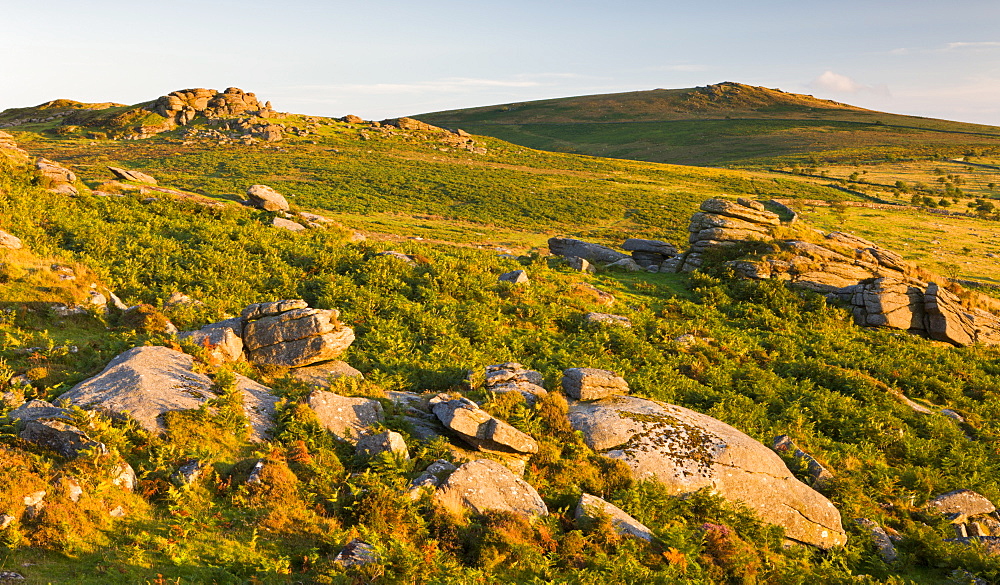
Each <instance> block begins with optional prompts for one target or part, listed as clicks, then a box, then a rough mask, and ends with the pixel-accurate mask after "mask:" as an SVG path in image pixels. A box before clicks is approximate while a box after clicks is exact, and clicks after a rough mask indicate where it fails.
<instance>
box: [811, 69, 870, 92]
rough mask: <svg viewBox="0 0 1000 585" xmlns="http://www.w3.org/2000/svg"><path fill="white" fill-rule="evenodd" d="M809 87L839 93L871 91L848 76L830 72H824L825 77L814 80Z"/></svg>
mask: <svg viewBox="0 0 1000 585" xmlns="http://www.w3.org/2000/svg"><path fill="white" fill-rule="evenodd" d="M809 85H810V87H814V88H816V89H824V90H827V91H833V92H837V93H858V92H859V91H862V90H866V89H870V88H869V87H867V86H865V85H861V84H860V83H858V82H857V81H854V80H853V79H851V78H850V77H848V76H846V75H841V74H839V73H834V72H833V71H830V70H827V71H825V72H823V75H820V76H819V77H817V78H816V79H814V80H813V81H812V83H810V84H809Z"/></svg>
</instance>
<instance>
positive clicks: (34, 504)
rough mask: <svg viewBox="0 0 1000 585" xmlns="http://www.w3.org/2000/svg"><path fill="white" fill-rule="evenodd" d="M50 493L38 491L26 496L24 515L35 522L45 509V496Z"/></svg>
mask: <svg viewBox="0 0 1000 585" xmlns="http://www.w3.org/2000/svg"><path fill="white" fill-rule="evenodd" d="M47 493H48V492H45V491H37V492H32V493H30V494H28V495H26V496H24V515H25V516H26V517H27V518H28V519H29V520H34V519H35V518H37V517H38V515H39V514H41V513H42V510H43V509H44V508H45V496H46V494H47Z"/></svg>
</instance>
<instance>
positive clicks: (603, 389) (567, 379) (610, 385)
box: [562, 368, 628, 400]
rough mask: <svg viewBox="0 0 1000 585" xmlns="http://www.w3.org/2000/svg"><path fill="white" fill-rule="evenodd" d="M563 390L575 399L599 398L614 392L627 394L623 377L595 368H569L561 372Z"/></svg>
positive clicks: (626, 386) (614, 393)
mask: <svg viewBox="0 0 1000 585" xmlns="http://www.w3.org/2000/svg"><path fill="white" fill-rule="evenodd" d="M562 388H563V392H565V393H566V395H567V396H569V397H570V398H573V399H575V400H600V399H602V398H607V397H609V396H614V395H616V394H628V382H626V381H625V378H622V377H621V376H619V375H617V374H615V373H614V372H609V371H607V370H598V369H596V368H569V369H568V370H566V371H564V372H563V378H562Z"/></svg>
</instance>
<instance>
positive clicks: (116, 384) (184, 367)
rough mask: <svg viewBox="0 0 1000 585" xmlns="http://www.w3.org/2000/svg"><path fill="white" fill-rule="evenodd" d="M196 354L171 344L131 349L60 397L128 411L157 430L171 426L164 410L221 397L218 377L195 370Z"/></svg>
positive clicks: (116, 411) (85, 405) (117, 411)
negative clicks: (215, 381)
mask: <svg viewBox="0 0 1000 585" xmlns="http://www.w3.org/2000/svg"><path fill="white" fill-rule="evenodd" d="M193 366H194V358H192V357H191V356H189V355H187V354H183V353H181V352H179V351H175V350H172V349H170V348H167V347H159V346H151V347H136V348H133V349H130V350H128V351H126V352H124V353H122V354H120V355H118V356H117V357H115V358H114V359H113V360H111V362H110V363H109V364H108V366H107V367H106V368H104V371H103V372H101V373H100V374H98V375H96V376H94V377H93V378H90V379H88V380H84V381H83V382H80V383H79V384H77V385H76V386H74V387H73V388H72V389H70V390H69V391H68V392H66V393H65V394H63V395H62V396H61V397H60V399H59V400H60V402H63V403H68V404H74V405H76V406H79V407H81V408H85V409H98V410H104V411H107V412H110V413H113V414H125V415H128V416H130V417H132V418H133V419H135V420H136V422H138V423H139V425H140V426H142V428H144V429H146V430H147V431H149V432H151V433H162V432H164V431H166V426H165V425H164V423H163V420H162V415H163V414H165V413H167V412H171V411H174V410H190V409H193V408H198V407H199V406H201V405H202V403H204V402H205V401H206V400H209V399H211V398H214V397H215V394H213V393H212V392H211V390H210V388H211V387H212V380H210V379H209V378H208V376H206V375H204V374H199V373H197V372H195V371H194V370H193V369H192V368H193Z"/></svg>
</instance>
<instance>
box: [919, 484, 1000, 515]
mask: <svg viewBox="0 0 1000 585" xmlns="http://www.w3.org/2000/svg"><path fill="white" fill-rule="evenodd" d="M927 507H928V508H932V509H935V510H937V511H939V512H941V513H942V514H959V515H962V516H978V515H980V514H989V513H991V512H995V511H996V506H994V505H993V502H991V501H989V500H987V499H986V496H984V495H982V494H978V493H976V492H974V491H972V490H955V491H953V492H948V493H946V494H941V495H940V496H937V497H936V498H934V499H933V500H931V501H929V502H927Z"/></svg>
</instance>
